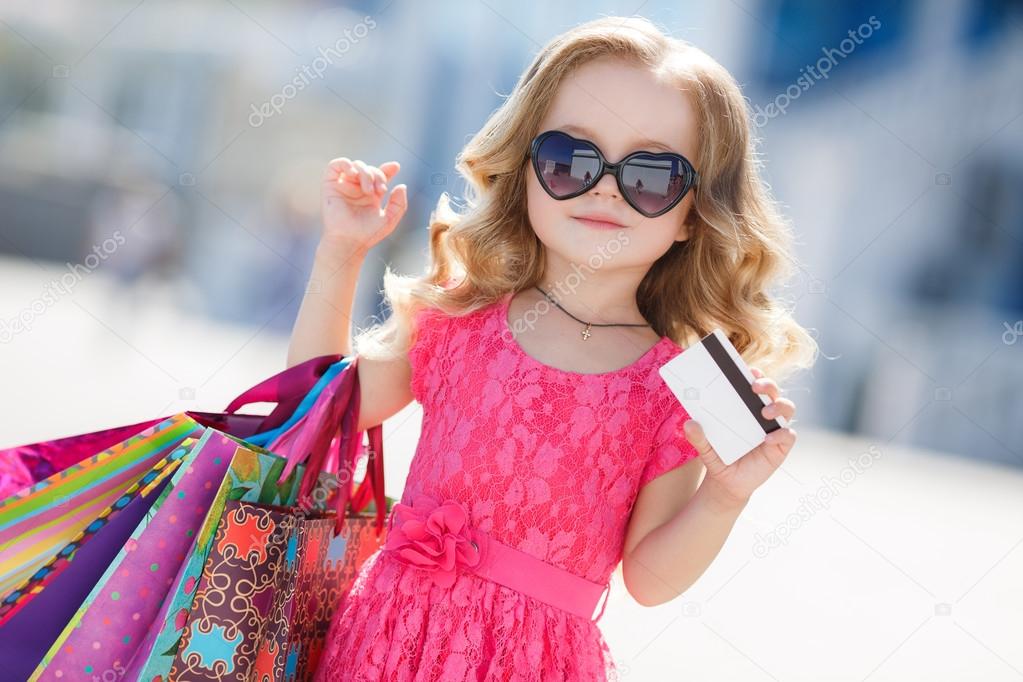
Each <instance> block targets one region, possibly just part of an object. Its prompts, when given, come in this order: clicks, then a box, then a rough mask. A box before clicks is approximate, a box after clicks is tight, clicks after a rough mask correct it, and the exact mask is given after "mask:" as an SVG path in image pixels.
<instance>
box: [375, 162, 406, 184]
mask: <svg viewBox="0 0 1023 682" xmlns="http://www.w3.org/2000/svg"><path fill="white" fill-rule="evenodd" d="M399 170H401V164H400V163H398V162H397V161H385V162H384V163H382V164H380V171H381V172H382V173H383V174H384V182H385V183H388V182H390V181H391V178H393V177H394V176H395V175H397V174H398V171H399Z"/></svg>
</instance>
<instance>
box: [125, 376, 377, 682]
mask: <svg viewBox="0 0 1023 682" xmlns="http://www.w3.org/2000/svg"><path fill="white" fill-rule="evenodd" d="M353 365H354V361H353ZM350 369H351V372H350V373H347V374H344V375H339V377H338V380H337V381H336V383H334V384H332V385H330V386H328V387H327V388H325V389H324V391H323V394H322V395H321V397H320V398H319V399H318V400H317V403H316V404H315V405H314V406H313V407H312V409H311V410H310V412H309V415H308V417H307V418H306V419H305V420H304V423H300V424H299V425H298V426H296V429H294V430H292V431H290V432H288V433H284V434H282V436H281V437H280V438H278V439H277V440H275V441H274V443H273V444H272V445H271V447H273V448H275V449H278V450H281V451H287V452H289V455H290V456H289V468H290V467H291V466H293V465H295V462H296V461H302V460H305V459H307V458H308V459H309V460H310V463H309V465H308V468H307V470H306V474H305V476H303V478H302V492H300V501H299V502H300V504H299V507H297V508H296V509H295V510H293V512H292V514H291V515H289V514H288V513H287V512H286V510H279V509H267V508H261V507H259V506H257V505H243V506H238V507H236V508H233V509H231V510H230V513H229V514H228V515H227V516H225V517H224V518H223V519H222V520H221V523H220V526H219V528H218V531H217V532H218V538H219V539H218V541H217V542H216V543H215V549H214V550H213V551H212V552H211V553H210V554H209V556H208V559H207V562H206V565H205V567H204V570H203V574H202V577H201V580H200V583H199V588H198V592H197V595H196V597H195V600H194V601H193V603H192V605H191V609H190V610H189V611H188V612H187V614H186V613H185V612H181V613H180V614H179V616H180V618H179V622H184V623H185V625H184V627H183V635H182V637H181V641H180V642H179V647H178V649H177V650H176V655H175V661H174V664H173V666H172V668H171V670H170V672H169V675H168V677H167V678H166V679H167V680H168V682H171V681H173V680H192V679H239V680H241V679H250V678H252V676H255V678H256V679H260V680H268V681H274V680H285V679H286V680H309V679H312V676H313V675H314V673H315V671H316V667H317V665H318V663H319V659H320V657H321V655H322V651H323V646H324V640H325V637H326V634H327V631H328V629H329V626H330V621H331V619H332V615H333V613H334V610H335V609H336V608H337V606H338V604H339V603H340V600H341V598H342V596H343V594H344V592H346V591H347V590H348V588H349V587H350V585H351V583H352V581H353V580H354V577H355V575H356V573H357V571H358V568H359V567H360V566H361V565H362V563H363V562H364V561H365V560H366V558H368V557H369V555H370V554H372V552H373V551H375V550H376V549H377V548H378V547H379V543H380V542H382V541H383V531H384V526H383V519H384V516H385V515H386V513H387V512H388V511H389V509H390V506H391V505H393V503H394V500H391V499H390V498H387V497H386V496H385V495H384V487H383V450H382V445H383V441H382V430H381V429H380V427H379V426H377V427H375V428H373V429H370V430H369V435H370V449H369V451H368V460H367V467H366V474H365V476H364V478H363V481H362V483H361V484H360V486H359V488H358V491H357V492H356V493H355V495H352V493H351V490H352V483H351V478H353V477H354V476H353V475H352V474H353V473H354V471H355V469H356V465H357V464H358V461H359V459H360V455H361V452H360V446H361V438H360V437H359V436H361V434H355V433H353V431H354V427H355V425H356V424H357V423H358V413H359V391H358V375H357V373H356V371H355V369H354V367H353V368H350ZM313 462H321V463H326V466H327V469H328V471H327V472H319V473H317V472H318V467H319V466H320V465H317V468H314V465H313ZM331 469H333V471H331ZM287 471H288V469H285V470H284V472H283V473H284V474H286V473H287ZM331 498H333V499H331ZM335 505H336V506H337V507H338V508H339V509H342V510H344V511H345V512H346V514H345V516H344V518H343V519H341V523H340V524H335V523H330V521H329V520H326V519H320V518H310V517H309V516H308V513H309V512H312V513H313V514H316V513H318V512H322V511H323V510H324V509H325V508H326V507H328V506H335ZM349 506H350V507H351V508H350V509H347V507H349ZM254 519H265V520H266V521H265V522H264V523H258V522H257V521H255V520H254ZM324 521H326V523H324ZM251 525H255V527H258V528H262V529H264V532H265V533H270V531H269V528H270V527H271V526H273V528H274V529H275V531H276V533H275V534H270V535H267V536H266V537H262V536H260V537H259V538H258V539H259V543H260V546H261V547H264V548H266V547H272V551H268V552H265V553H263V554H260V553H259V552H256V551H255V549H254V547H245V548H241V549H239V547H238V545H236V544H234V543H230V542H228V541H227V539H228V538H232V537H235V536H239V535H240V536H245V535H248V536H250V537H251V536H253V535H256V534H255V533H253V532H248V533H246V532H239V531H237V530H236V529H237V528H241V527H245V528H249V527H250V526H251ZM338 527H340V529H341V532H340V533H338V534H336V535H335V533H334V532H333V531H334V530H335V529H336V528H338ZM227 550H230V552H227ZM271 555H272V556H271ZM280 557H287V558H288V559H289V560H288V561H283V560H281V559H280ZM254 585H260V586H261V589H260V590H255V589H254V587H253V586H254ZM211 604H212V605H211ZM281 604H287V606H286V607H283V608H282V607H281ZM228 605H229V607H228ZM282 618H283V620H282ZM150 672H154V671H152V670H149V671H147V674H146V675H143V676H142V679H149V675H148V673H150Z"/></svg>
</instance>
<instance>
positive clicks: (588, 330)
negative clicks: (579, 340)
mask: <svg viewBox="0 0 1023 682" xmlns="http://www.w3.org/2000/svg"><path fill="white" fill-rule="evenodd" d="M591 326H592V324H587V325H586V329H584V330H583V341H585V340H586V339H588V338H590V327H591Z"/></svg>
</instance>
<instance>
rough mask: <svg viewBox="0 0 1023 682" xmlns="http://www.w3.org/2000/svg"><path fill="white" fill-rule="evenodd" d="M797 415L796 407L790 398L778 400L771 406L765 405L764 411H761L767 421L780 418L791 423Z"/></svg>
mask: <svg viewBox="0 0 1023 682" xmlns="http://www.w3.org/2000/svg"><path fill="white" fill-rule="evenodd" d="M795 413H796V405H795V403H793V402H792V401H791V400H789V399H788V398H778V399H777V400H775V401H774V402H772V403H771V404H770V405H764V409H762V410H761V411H760V414H762V415H764V418H765V419H774V418H776V417H779V416H780V417H784V418H785V419H786V420H789V421H791V419H792V416H793V415H794V414H795Z"/></svg>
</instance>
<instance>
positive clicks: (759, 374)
mask: <svg viewBox="0 0 1023 682" xmlns="http://www.w3.org/2000/svg"><path fill="white" fill-rule="evenodd" d="M749 371H750V372H751V373H752V374H753V376H754V378H757V379H759V378H760V377H762V376H764V373H763V372H761V371H760V370H759V369H757V368H756V367H753V366H752V365H751V366H750V368H749Z"/></svg>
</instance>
